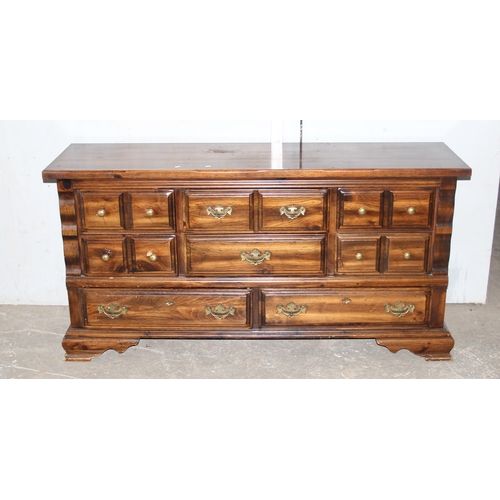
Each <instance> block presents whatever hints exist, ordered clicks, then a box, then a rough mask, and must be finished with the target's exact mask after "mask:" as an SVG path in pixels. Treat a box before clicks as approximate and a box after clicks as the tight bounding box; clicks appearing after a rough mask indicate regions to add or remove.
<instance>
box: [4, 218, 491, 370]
mask: <svg viewBox="0 0 500 500" xmlns="http://www.w3.org/2000/svg"><path fill="white" fill-rule="evenodd" d="M499 219H500V216H499V215H498V211H497V222H496V230H495V241H494V248H493V257H492V263H491V274H490V283H489V289H488V301H487V303H486V304H484V305H474V304H449V305H448V306H447V312H446V324H447V326H448V328H449V329H450V331H451V332H452V335H453V337H454V339H455V347H454V349H453V351H452V355H453V360H452V361H437V362H427V361H425V360H424V359H423V358H420V357H417V356H415V355H413V354H411V353H410V352H409V351H406V350H401V351H399V352H398V353H396V354H393V353H391V352H389V351H388V350H387V349H386V348H385V347H380V346H378V345H377V344H376V343H375V341H374V340H307V341H304V340H292V341H288V340H259V341H256V340H253V341H246V340H206V341H203V340H141V341H140V343H139V344H138V345H137V346H136V347H131V348H129V349H128V350H127V351H125V353H124V354H117V353H116V352H115V351H107V352H105V353H104V354H102V355H101V356H99V357H97V358H95V359H93V360H92V361H91V362H90V363H76V362H66V361H64V351H63V350H62V347H61V341H62V338H63V336H64V333H65V331H66V328H67V326H68V322H69V320H68V308H67V307H64V306H26V305H19V306H14V305H0V378H29V379H35V378H102V379H117V378H120V379H123V378H172V379H175V378H196V379H210V378H219V379H220V378H224V379H228V378H238V379H247V378H248V379H250V378H253V379H270V378H273V379H276V378H280V379H289V378H293V379H298V378H315V379H332V378H338V379H340V378H363V379H382V378H421V379H454V378H456V379H462V378H468V379H471V378H473V379H479V378H481V379H492V378H495V379H496V378H500V337H499V335H500V328H499V326H498V325H499V318H500V315H499V306H500V228H499V226H500V220H499Z"/></svg>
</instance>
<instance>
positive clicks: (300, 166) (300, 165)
mask: <svg viewBox="0 0 500 500" xmlns="http://www.w3.org/2000/svg"><path fill="white" fill-rule="evenodd" d="M299 168H302V120H300V164H299Z"/></svg>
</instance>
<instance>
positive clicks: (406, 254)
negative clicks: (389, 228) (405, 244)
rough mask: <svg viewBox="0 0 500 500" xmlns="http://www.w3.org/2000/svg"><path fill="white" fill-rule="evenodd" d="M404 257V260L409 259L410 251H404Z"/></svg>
mask: <svg viewBox="0 0 500 500" xmlns="http://www.w3.org/2000/svg"><path fill="white" fill-rule="evenodd" d="M403 257H404V259H405V260H410V259H411V253H410V252H405V254H404V255H403Z"/></svg>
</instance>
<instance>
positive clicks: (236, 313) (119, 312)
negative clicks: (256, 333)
mask: <svg viewBox="0 0 500 500" xmlns="http://www.w3.org/2000/svg"><path fill="white" fill-rule="evenodd" d="M84 294H85V310H86V318H87V320H86V326H88V327H92V328H136V327H137V328H152V329H154V328H163V329H167V328H168V329H169V328H195V329H207V330H208V329H212V330H213V329H218V330H228V329H232V328H250V327H251V306H250V304H251V301H250V297H251V295H250V291H249V290H227V291H219V290H205V291H198V290H196V291H195V290H191V291H183V290H156V291H154V290H153V291H151V290H148V291H144V292H143V293H141V292H137V291H126V290H125V291H121V290H98V291H93V290H86V291H85V292H84Z"/></svg>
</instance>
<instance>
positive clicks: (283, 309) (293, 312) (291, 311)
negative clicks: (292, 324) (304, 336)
mask: <svg viewBox="0 0 500 500" xmlns="http://www.w3.org/2000/svg"><path fill="white" fill-rule="evenodd" d="M306 311H307V306H305V305H304V304H301V305H300V306H298V305H297V304H295V302H289V303H288V304H287V305H286V306H283V304H278V305H277V306H276V312H277V313H283V314H284V315H285V316H288V317H289V318H291V317H292V316H298V315H299V314H300V313H305V312H306Z"/></svg>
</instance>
